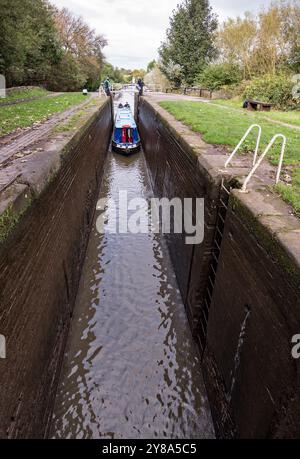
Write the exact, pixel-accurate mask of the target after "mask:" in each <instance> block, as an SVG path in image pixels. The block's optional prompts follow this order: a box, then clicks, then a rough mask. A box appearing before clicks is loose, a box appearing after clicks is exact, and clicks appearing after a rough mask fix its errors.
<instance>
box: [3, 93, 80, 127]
mask: <svg viewBox="0 0 300 459" xmlns="http://www.w3.org/2000/svg"><path fill="white" fill-rule="evenodd" d="M83 100H84V99H83V96H82V94H81V93H65V94H62V95H58V96H56V97H42V98H40V99H37V100H33V101H30V102H24V103H21V104H16V105H10V106H6V107H1V106H0V136H3V135H5V134H9V133H11V132H13V131H15V130H16V129H19V128H25V127H30V126H32V125H34V124H35V123H39V122H42V121H45V120H46V119H48V118H49V117H50V116H52V115H54V114H56V113H60V112H63V111H65V110H67V109H68V108H70V107H72V106H75V105H78V104H80V103H81V102H83Z"/></svg>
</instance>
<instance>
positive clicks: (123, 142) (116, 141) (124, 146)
mask: <svg viewBox="0 0 300 459" xmlns="http://www.w3.org/2000/svg"><path fill="white" fill-rule="evenodd" d="M140 148H141V140H140V136H139V133H138V130H137V126H136V122H135V120H134V117H133V114H132V112H131V108H130V105H129V104H128V103H126V104H125V105H124V106H123V105H122V104H119V106H118V109H117V114H116V118H115V126H114V133H113V139H112V149H113V151H116V152H118V153H122V154H123V155H126V156H128V155H130V154H132V153H136V152H137V151H139V150H140Z"/></svg>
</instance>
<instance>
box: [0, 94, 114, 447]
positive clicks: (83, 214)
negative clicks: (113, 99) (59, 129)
mask: <svg viewBox="0 0 300 459" xmlns="http://www.w3.org/2000/svg"><path fill="white" fill-rule="evenodd" d="M92 110H93V114H92V115H91V116H90V117H89V119H88V120H87V121H86V122H85V124H84V125H83V126H82V127H81V129H80V132H79V133H77V135H75V136H73V138H72V139H70V141H69V142H68V143H67V144H65V145H64V148H63V150H61V151H55V149H57V148H58V149H60V147H59V146H56V143H55V141H53V139H52V141H51V142H50V144H51V155H47V158H48V159H49V158H50V159H49V161H52V159H51V158H54V157H55V156H56V157H57V158H60V159H59V166H57V167H56V172H55V174H54V176H51V177H50V176H49V183H48V184H47V183H43V185H42V188H43V189H42V190H41V193H40V194H39V196H38V197H35V199H34V200H33V202H32V203H31V206H30V207H29V209H28V210H27V211H26V213H25V214H24V215H23V217H22V218H21V219H20V221H19V223H18V225H17V227H16V229H15V231H14V232H13V233H12V235H11V237H10V238H9V239H8V240H7V241H6V243H5V244H4V245H3V246H2V247H1V252H0V333H1V334H2V335H4V336H5V337H6V340H7V359H6V360H1V361H0V386H1V393H0V437H1V438H41V437H43V436H45V435H46V432H47V426H48V423H49V419H50V417H51V413H52V407H53V401H54V397H55V391H56V385H57V380H58V376H59V370H60V364H61V359H62V354H63V351H64V345H65V340H66V336H67V332H68V327H69V323H70V318H71V316H72V309H73V303H74V299H75V296H76V292H77V285H78V282H79V277H80V272H81V265H82V262H83V258H84V254H85V249H86V244H87V241H88V236H89V231H90V225H91V221H92V217H93V212H94V209H95V200H96V198H97V193H98V189H99V186H100V182H101V177H102V173H103V166H104V161H105V158H106V152H107V147H108V143H109V141H110V135H111V129H112V119H111V108H110V101H106V102H105V103H104V104H103V105H102V107H101V108H100V109H97V110H96V111H95V110H94V109H92ZM45 148H46V147H45ZM44 153H45V152H41V153H40V155H41V157H42V155H44ZM29 163H30V160H29V161H28V164H29ZM47 167H48V166H47ZM36 170H37V164H35V171H36ZM39 170H41V167H39ZM47 170H48V171H49V174H50V170H51V167H48V169H47ZM31 172H32V171H31ZM29 176H30V174H29ZM21 179H22V177H21ZM21 179H20V180H21ZM28 180H30V179H29V178H28V177H26V180H25V177H24V178H23V181H24V183H23V185H22V187H26V186H27V191H26V192H27V195H28V194H30V183H29V182H28ZM25 183H26V184H25ZM19 186H20V187H21V185H19Z"/></svg>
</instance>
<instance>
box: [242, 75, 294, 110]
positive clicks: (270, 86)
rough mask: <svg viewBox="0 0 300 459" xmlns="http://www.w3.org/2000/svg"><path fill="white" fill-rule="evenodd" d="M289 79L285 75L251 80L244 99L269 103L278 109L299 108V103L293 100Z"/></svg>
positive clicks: (291, 85) (266, 76)
mask: <svg viewBox="0 0 300 459" xmlns="http://www.w3.org/2000/svg"><path fill="white" fill-rule="evenodd" d="M294 84H295V83H293V82H292V80H291V78H290V77H289V76H286V75H283V74H282V75H265V76H264V77H261V78H255V79H253V80H252V81H251V82H250V84H249V85H248V86H247V87H246V89H245V92H244V94H243V95H244V97H245V98H246V99H256V100H261V101H263V102H270V103H272V104H274V105H275V107H276V108H280V109H295V108H300V107H299V102H298V103H297V100H295V99H293V93H292V90H293V86H294Z"/></svg>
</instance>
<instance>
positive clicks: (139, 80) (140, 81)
mask: <svg viewBox="0 0 300 459" xmlns="http://www.w3.org/2000/svg"><path fill="white" fill-rule="evenodd" d="M137 86H138V89H139V91H140V96H142V95H143V92H144V86H145V83H144V82H143V80H142V79H141V78H139V79H138V82H137Z"/></svg>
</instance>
